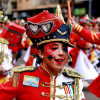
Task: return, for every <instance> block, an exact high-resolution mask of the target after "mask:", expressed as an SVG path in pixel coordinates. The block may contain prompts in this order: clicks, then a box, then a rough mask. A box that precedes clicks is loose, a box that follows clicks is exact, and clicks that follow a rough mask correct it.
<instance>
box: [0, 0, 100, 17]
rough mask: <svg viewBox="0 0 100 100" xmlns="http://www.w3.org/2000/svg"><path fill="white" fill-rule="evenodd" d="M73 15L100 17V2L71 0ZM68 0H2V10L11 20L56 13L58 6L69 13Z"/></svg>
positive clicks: (99, 0) (0, 0) (0, 2)
mask: <svg viewBox="0 0 100 100" xmlns="http://www.w3.org/2000/svg"><path fill="white" fill-rule="evenodd" d="M70 1H71V8H72V15H75V16H83V15H85V14H91V16H94V17H98V16H100V11H99V9H100V0H70ZM66 2H67V0H0V10H3V11H4V12H5V14H7V15H9V16H10V17H11V18H25V19H26V18H27V17H31V16H34V15H35V14H38V13H39V12H41V11H43V10H44V9H45V10H48V11H49V12H50V13H55V9H56V7H57V4H58V3H59V4H60V5H61V7H62V10H63V13H67V3H66Z"/></svg>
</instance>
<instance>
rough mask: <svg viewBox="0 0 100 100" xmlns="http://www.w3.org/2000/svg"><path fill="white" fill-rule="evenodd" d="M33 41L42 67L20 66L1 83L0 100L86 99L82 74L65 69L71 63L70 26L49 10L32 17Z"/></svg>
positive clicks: (30, 36)
mask: <svg viewBox="0 0 100 100" xmlns="http://www.w3.org/2000/svg"><path fill="white" fill-rule="evenodd" d="M25 27H26V34H27V36H28V37H27V38H28V42H29V44H30V45H31V46H32V47H33V48H34V47H36V48H37V49H38V56H37V58H38V61H37V62H39V64H40V66H37V67H35V68H34V67H33V66H18V67H15V68H14V75H13V77H11V78H10V79H9V80H8V81H7V82H5V83H3V84H1V85H0V100H12V99H13V98H16V99H17V100H85V98H84V94H83V92H82V88H83V84H82V81H81V80H80V78H83V76H82V75H81V74H79V73H78V72H76V71H73V70H71V69H67V68H65V65H66V64H67V62H68V58H69V56H68V47H73V45H72V44H70V42H69V36H70V31H69V27H68V26H67V25H66V24H64V22H63V21H62V20H61V19H60V17H58V16H55V15H53V14H51V13H49V12H48V11H43V12H41V13H39V14H38V15H36V16H34V17H31V18H28V19H27V23H26V25H25Z"/></svg>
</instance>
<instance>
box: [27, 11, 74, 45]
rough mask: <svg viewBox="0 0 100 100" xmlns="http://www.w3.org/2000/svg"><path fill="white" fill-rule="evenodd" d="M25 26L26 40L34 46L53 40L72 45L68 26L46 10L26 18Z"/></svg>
mask: <svg viewBox="0 0 100 100" xmlns="http://www.w3.org/2000/svg"><path fill="white" fill-rule="evenodd" d="M25 27H26V34H27V40H28V41H29V44H31V45H33V46H34V47H38V46H40V45H41V44H44V43H49V42H53V41H58V42H63V43H65V44H67V45H68V46H71V47H73V45H71V44H70V42H69V36H70V31H69V27H68V26H67V25H66V24H64V22H63V21H62V20H61V18H60V17H58V16H56V15H53V14H51V13H49V12H48V11H43V12H42V13H39V14H38V15H36V16H34V17H31V18H28V19H27V23H26V25H25ZM30 41H31V42H30Z"/></svg>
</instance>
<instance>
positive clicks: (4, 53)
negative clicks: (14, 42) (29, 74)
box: [0, 38, 13, 84]
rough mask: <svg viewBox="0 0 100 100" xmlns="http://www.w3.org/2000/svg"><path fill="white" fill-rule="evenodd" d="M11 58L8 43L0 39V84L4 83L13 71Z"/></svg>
mask: <svg viewBox="0 0 100 100" xmlns="http://www.w3.org/2000/svg"><path fill="white" fill-rule="evenodd" d="M11 61H12V58H11V55H10V53H9V50H8V41H7V40H5V39H3V38H0V84H1V83H2V82H4V81H6V80H7V79H8V78H9V77H10V76H11V75H12V71H13V66H12V63H11Z"/></svg>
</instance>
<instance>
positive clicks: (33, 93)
mask: <svg viewBox="0 0 100 100" xmlns="http://www.w3.org/2000/svg"><path fill="white" fill-rule="evenodd" d="M25 70H26V71H25ZM14 71H15V74H14V76H13V78H11V79H9V81H7V82H6V83H3V84H1V85H0V100H12V99H13V98H15V97H16V100H51V99H52V100H53V97H54V98H55V100H60V99H61V97H62V95H63V96H64V98H63V99H66V97H67V95H68V94H70V96H69V97H67V98H72V97H71V95H73V93H74V92H75V91H73V89H76V85H75V83H76V84H77V83H78V84H79V81H78V79H79V78H81V77H82V76H81V75H80V74H79V73H77V72H75V71H71V70H66V71H64V72H63V74H61V73H60V74H59V75H58V76H51V75H50V74H49V73H48V72H47V71H46V70H45V69H44V68H43V67H42V66H40V67H39V68H36V69H34V68H33V67H31V66H29V67H28V66H26V67H18V68H17V67H15V70H14ZM22 71H23V72H22ZM73 73H74V74H73ZM75 78H76V80H74V79H75ZM78 84H77V85H78ZM61 86H63V87H61ZM65 86H70V89H72V91H69V92H68V91H66V90H65V88H67V89H69V88H68V87H65ZM78 86H79V88H80V90H82V89H81V88H82V87H81V86H82V84H80V85H78ZM60 87H61V88H60ZM74 87H75V88H74ZM76 92H77V91H76ZM78 95H80V99H79V100H82V98H84V97H83V95H82V91H80V92H79V94H78Z"/></svg>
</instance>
